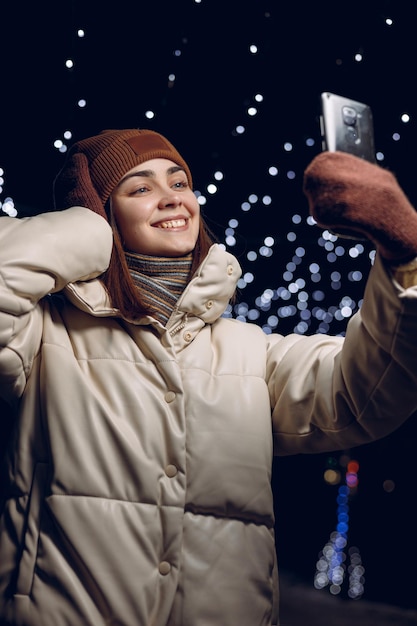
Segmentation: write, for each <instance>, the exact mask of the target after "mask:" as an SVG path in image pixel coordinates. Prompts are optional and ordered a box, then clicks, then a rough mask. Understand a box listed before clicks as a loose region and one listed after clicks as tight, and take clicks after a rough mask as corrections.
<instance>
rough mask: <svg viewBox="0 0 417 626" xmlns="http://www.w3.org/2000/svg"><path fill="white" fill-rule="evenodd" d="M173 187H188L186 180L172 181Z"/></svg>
mask: <svg viewBox="0 0 417 626" xmlns="http://www.w3.org/2000/svg"><path fill="white" fill-rule="evenodd" d="M173 187H175V189H184V188H185V187H188V182H187V181H186V180H181V181H179V182H177V183H174V184H173Z"/></svg>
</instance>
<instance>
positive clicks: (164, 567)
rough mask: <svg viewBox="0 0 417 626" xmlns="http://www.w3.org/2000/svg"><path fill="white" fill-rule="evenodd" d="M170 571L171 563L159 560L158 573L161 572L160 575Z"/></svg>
mask: <svg viewBox="0 0 417 626" xmlns="http://www.w3.org/2000/svg"><path fill="white" fill-rule="evenodd" d="M170 571H171V565H170V564H169V563H168V561H161V562H160V564H159V573H160V574H162V576H166V575H167V574H169V572H170Z"/></svg>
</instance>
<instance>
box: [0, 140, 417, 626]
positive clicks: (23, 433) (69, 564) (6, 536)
mask: <svg viewBox="0 0 417 626" xmlns="http://www.w3.org/2000/svg"><path fill="white" fill-rule="evenodd" d="M320 156H322V155H319V156H318V157H316V158H315V160H313V162H312V163H311V164H310V166H309V168H308V169H307V170H306V173H305V176H306V182H307V183H308V184H306V186H305V189H306V192H307V193H308V194H309V200H310V203H311V210H312V212H313V214H317V215H318V216H319V215H321V216H323V213H322V212H319V213H317V212H316V213H315V211H316V209H318V208H320V207H322V205H323V199H324V201H325V209H326V211H325V214H324V217H325V218H326V219H332V220H333V218H335V219H337V218H340V208H341V202H340V197H341V194H343V202H344V205H343V206H344V207H345V208H346V207H347V208H348V209H352V210H351V211H347V213H348V215H351V216H352V215H355V214H357V211H356V210H357V205H358V203H359V205H361V206H366V207H367V210H365V212H364V211H361V212H360V216H361V219H362V222H361V223H362V227H363V226H364V225H366V224H368V226H369V224H370V223H371V222H372V216H374V215H375V214H377V215H378V217H379V218H380V215H383V217H382V218H380V219H379V223H378V229H377V230H376V229H372V228H371V233H372V236H375V234H376V235H377V236H376V242H377V245H378V254H377V256H376V261H375V264H374V266H373V268H372V270H371V272H370V276H369V279H368V284H367V289H366V293H365V296H364V304H363V307H362V309H361V311H360V312H359V313H357V314H356V315H354V316H352V318H351V321H350V323H349V327H348V329H347V332H346V338H345V339H344V338H342V337H340V336H338V337H331V336H325V335H322V334H317V335H313V336H310V337H307V336H303V335H297V334H290V335H288V336H286V337H284V336H282V335H279V334H276V333H275V334H274V333H271V334H269V335H267V334H266V333H264V332H263V331H262V329H261V328H260V327H259V326H257V325H255V324H250V323H243V322H241V321H238V320H235V319H230V317H228V313H227V312H228V307H229V303H230V302H231V300H232V298H233V297H234V295H235V291H236V285H237V283H238V281H239V278H240V276H241V268H240V265H239V262H238V260H237V259H236V258H235V257H234V256H233V255H232V254H230V253H229V252H228V251H227V250H226V249H224V247H222V246H221V245H219V244H218V243H214V242H213V240H212V238H211V236H210V233H209V232H208V230H207V228H206V225H205V223H204V219H203V217H202V216H201V215H200V210H199V204H198V202H197V199H196V197H195V194H194V193H193V188H192V178H191V172H190V170H189V167H188V165H187V163H186V161H185V160H184V159H183V157H182V156H181V155H180V154H179V152H178V151H177V150H176V148H175V147H174V146H173V145H172V144H171V143H170V142H169V141H168V140H167V139H165V137H163V136H161V135H159V134H158V133H155V132H153V131H148V130H136V129H128V130H111V131H104V132H103V133H100V134H99V135H97V136H94V137H89V138H87V139H84V140H82V141H80V142H78V143H76V144H74V145H73V146H72V148H71V150H70V151H69V153H68V157H67V160H66V162H65V164H64V167H63V169H62V170H61V172H60V173H59V174H58V176H57V178H56V181H55V186H54V191H55V208H56V210H55V211H52V212H50V213H46V214H40V215H36V216H34V217H31V218H24V219H16V218H11V217H4V218H1V220H0V268H1V280H0V303H1V310H0V398H1V400H2V401H4V402H7V403H8V405H9V406H10V409H11V411H12V412H13V419H14V423H13V424H12V432H11V434H10V438H9V445H8V449H7V471H6V473H5V476H4V478H3V479H2V480H1V481H0V484H1V485H2V486H3V485H4V491H5V492H6V498H5V503H4V506H3V507H2V515H1V517H0V621H1V624H2V625H3V624H4V625H5V626H17V625H18V624H19V625H21V624H24V625H25V626H57V625H58V624H64V623H65V624H68V626H79V625H80V624H82V625H83V626H105V625H109V624H112V625H114V626H115V625H116V624H123V625H124V626H138V625H139V624H140V625H141V626H142V625H143V626H150V625H151V624H152V625H153V626H189V625H192V626H218V625H219V624H231V625H232V624H233V625H234V624H239V626H272V625H276V624H278V585H277V580H278V572H277V561H276V553H275V520H274V501H273V493H272V486H271V471H272V462H273V454H276V455H282V456H284V455H299V454H300V453H314V452H324V451H330V450H344V449H346V448H351V447H355V446H358V445H360V444H364V443H368V442H369V441H372V440H374V439H377V438H380V437H383V436H385V435H387V434H389V433H390V432H392V431H393V430H394V429H396V428H397V427H398V426H400V425H401V423H403V422H404V421H405V420H406V419H407V418H408V417H409V416H410V415H411V414H412V412H413V411H414V410H415V407H416V406H417V391H416V390H417V356H416V351H415V345H416V343H417V307H416V302H417V286H416V284H417V263H416V262H415V261H411V263H408V264H405V265H404V263H403V261H405V257H404V253H406V256H407V260H408V257H412V256H414V257H415V256H416V255H417V244H414V242H411V244H410V238H409V237H406V236H401V237H400V239H401V241H402V243H403V245H402V246H401V247H400V250H401V254H402V255H403V256H402V257H401V258H399V257H396V256H395V254H396V251H397V252H398V249H399V247H398V239H399V231H398V230H397V231H396V239H395V240H394V239H393V238H392V237H391V236H390V231H388V230H387V227H388V226H389V220H388V221H387V219H386V217H387V214H389V213H390V212H391V213H393V214H394V215H395V217H396V218H398V219H396V222H395V223H396V225H398V224H401V223H402V224H403V225H404V224H405V225H406V226H407V227H408V225H409V224H411V225H413V223H414V225H415V222H417V216H416V217H415V214H414V212H411V213H410V206H409V205H408V204H407V203H406V202H405V200H404V195H403V194H402V192H401V190H400V188H399V186H398V184H397V183H396V181H395V179H393V177H392V176H391V174H390V173H388V172H385V171H384V170H382V169H381V168H379V167H378V166H376V165H374V164H368V170H367V171H365V168H364V166H363V164H362V163H361V162H359V161H357V160H356V157H352V158H353V159H354V160H353V161H349V159H347V160H346V159H345V158H344V157H343V156H342V157H341V156H340V154H339V155H336V153H335V154H333V155H329V156H328V157H326V160H325V162H324V163H323V160H322V159H321V158H320ZM346 156H350V155H346ZM349 167H351V168H353V171H351V179H350V180H346V172H347V171H349ZM369 168H370V169H369ZM340 180H342V181H343V185H340V184H339V182H340ZM373 180H375V181H376V183H377V184H375V185H374V186H372V185H371V182H370V181H373ZM329 181H330V182H329ZM384 186H385V188H388V189H389V192H390V193H389V194H388V197H389V206H388V207H387V212H384V211H377V212H375V210H373V209H374V207H375V206H377V207H378V209H379V208H380V206H379V204H378V202H377V201H378V200H379V199H380V198H381V195H380V189H381V188H382V187H384ZM364 199H365V200H366V202H365V204H364V202H363V200H364ZM333 202H334V210H333V208H332V207H333V205H332V203H333ZM364 213H365V215H364ZM391 217H392V215H391ZM400 217H401V219H400ZM414 218H415V221H414ZM332 223H333V221H332ZM371 225H372V224H371ZM391 234H392V233H391ZM380 236H381V241H382V242H383V245H381V244H380V243H378V242H379V239H378V238H379V237H380ZM387 256H388V257H389V258H390V262H388V260H387V258H386V257H387ZM399 264H400V267H397V266H398V265H399ZM401 264H402V265H403V266H401ZM393 346H394V348H393ZM398 389H401V390H402V395H401V403H400V404H399V403H398Z"/></svg>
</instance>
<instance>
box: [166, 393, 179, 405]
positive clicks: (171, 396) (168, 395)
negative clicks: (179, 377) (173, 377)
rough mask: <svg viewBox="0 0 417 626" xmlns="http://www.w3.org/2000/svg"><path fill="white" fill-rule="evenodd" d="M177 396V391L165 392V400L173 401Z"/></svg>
mask: <svg viewBox="0 0 417 626" xmlns="http://www.w3.org/2000/svg"><path fill="white" fill-rule="evenodd" d="M176 397H177V394H176V393H175V391H167V392H166V394H165V402H168V403H169V402H173V401H174V400H175V398H176Z"/></svg>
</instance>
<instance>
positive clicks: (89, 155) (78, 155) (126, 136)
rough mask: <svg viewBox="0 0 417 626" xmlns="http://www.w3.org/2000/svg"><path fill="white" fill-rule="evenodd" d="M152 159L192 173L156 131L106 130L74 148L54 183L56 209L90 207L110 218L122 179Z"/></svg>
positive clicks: (172, 147)
mask: <svg viewBox="0 0 417 626" xmlns="http://www.w3.org/2000/svg"><path fill="white" fill-rule="evenodd" d="M149 159H169V160H171V161H173V162H174V163H177V165H180V166H181V167H183V168H184V170H185V173H186V175H187V178H188V181H189V183H190V186H191V187H192V177H191V172H190V169H189V167H188V165H187V163H186V162H185V161H184V159H183V158H182V156H181V155H180V154H179V152H178V151H177V150H176V148H175V147H174V146H173V145H172V144H171V143H170V142H169V141H168V139H166V138H165V137H163V136H162V135H160V134H159V133H156V132H155V131H152V130H138V129H128V130H104V131H102V132H101V133H100V134H99V135H96V136H94V137H88V138H87V139H82V140H81V141H79V142H77V143H75V144H73V146H72V147H71V148H70V150H69V152H68V156H67V158H66V161H65V164H64V166H63V168H62V169H61V171H60V172H59V174H58V176H57V177H56V179H55V181H54V189H53V193H54V206H55V209H57V210H60V209H66V208H69V207H71V206H75V205H78V206H86V207H87V208H89V209H91V210H92V211H95V212H96V213H99V214H101V215H103V217H106V213H105V206H106V202H107V200H108V199H109V197H110V194H111V193H112V191H113V190H114V188H115V187H116V185H117V184H118V182H119V181H120V180H121V178H122V177H123V176H124V175H125V174H126V172H128V171H129V170H131V169H132V168H133V167H135V166H136V165H140V164H141V163H144V162H145V161H148V160H149Z"/></svg>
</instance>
